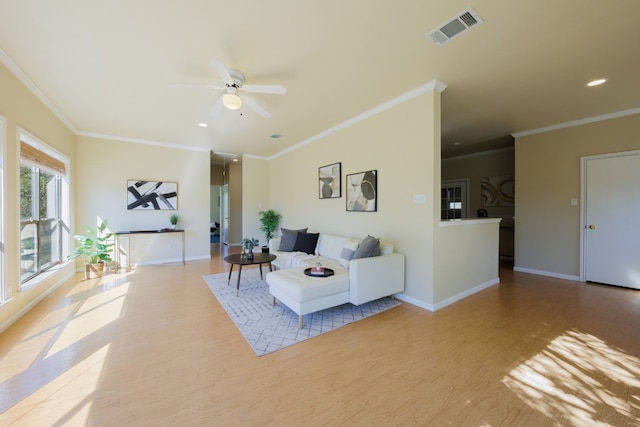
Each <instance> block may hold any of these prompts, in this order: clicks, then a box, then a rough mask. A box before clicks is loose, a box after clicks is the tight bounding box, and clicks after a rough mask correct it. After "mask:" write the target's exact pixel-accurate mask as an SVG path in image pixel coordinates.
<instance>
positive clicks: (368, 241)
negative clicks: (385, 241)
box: [352, 236, 380, 259]
mask: <svg viewBox="0 0 640 427" xmlns="http://www.w3.org/2000/svg"><path fill="white" fill-rule="evenodd" d="M378 255H380V239H376V238H375V237H371V236H367V237H365V238H364V240H363V241H362V243H360V246H358V249H356V253H355V254H354V255H353V258H352V259H358V258H369V257H373V256H378Z"/></svg>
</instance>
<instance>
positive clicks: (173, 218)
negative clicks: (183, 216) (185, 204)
mask: <svg viewBox="0 0 640 427" xmlns="http://www.w3.org/2000/svg"><path fill="white" fill-rule="evenodd" d="M179 219H180V217H179V216H178V214H171V216H170V217H169V223H170V224H171V228H173V229H174V230H175V229H176V225H178V220H179Z"/></svg>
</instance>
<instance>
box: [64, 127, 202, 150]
mask: <svg viewBox="0 0 640 427" xmlns="http://www.w3.org/2000/svg"><path fill="white" fill-rule="evenodd" d="M76 135H78V136H86V137H88V138H97V139H108V140H112V141H121V142H129V143H132V144H143V145H152V146H155V147H163V148H174V149H176V150H185V151H199V152H206V153H208V152H210V151H211V150H210V149H209V148H205V147H194V146H189V145H180V144H170V143H168V142H160V141H150V140H147V139H139V138H128V137H125V136H117V135H105V134H102V133H96V132H85V131H79V132H76Z"/></svg>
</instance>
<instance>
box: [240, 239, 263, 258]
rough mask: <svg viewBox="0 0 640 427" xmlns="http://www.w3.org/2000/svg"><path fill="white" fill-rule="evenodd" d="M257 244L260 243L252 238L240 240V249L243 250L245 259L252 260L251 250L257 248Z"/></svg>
mask: <svg viewBox="0 0 640 427" xmlns="http://www.w3.org/2000/svg"><path fill="white" fill-rule="evenodd" d="M259 244H260V241H259V240H258V239H255V238H253V237H251V238H246V237H245V238H244V239H242V247H243V248H244V250H245V252H246V254H247V259H253V248H255V247H256V246H258V245H259Z"/></svg>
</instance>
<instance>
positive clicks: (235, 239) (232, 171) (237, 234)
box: [226, 164, 243, 245]
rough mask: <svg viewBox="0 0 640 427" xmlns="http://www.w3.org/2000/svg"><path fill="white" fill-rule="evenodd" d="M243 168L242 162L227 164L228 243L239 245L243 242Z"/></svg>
mask: <svg viewBox="0 0 640 427" xmlns="http://www.w3.org/2000/svg"><path fill="white" fill-rule="evenodd" d="M242 169H243V166H242V165H241V164H240V165H238V164H229V165H228V166H227V174H226V177H227V183H228V184H229V230H228V236H227V243H229V244H230V245H239V244H240V243H241V242H242V209H243V203H242V193H243V181H242Z"/></svg>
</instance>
